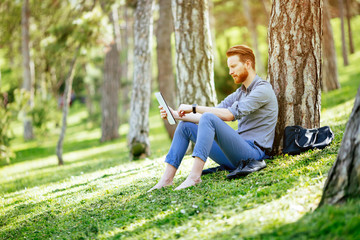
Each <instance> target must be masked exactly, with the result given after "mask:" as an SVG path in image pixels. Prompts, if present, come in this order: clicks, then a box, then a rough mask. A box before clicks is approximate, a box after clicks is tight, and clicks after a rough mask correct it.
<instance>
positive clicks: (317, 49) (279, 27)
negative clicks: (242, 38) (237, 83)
mask: <svg viewBox="0 0 360 240" xmlns="http://www.w3.org/2000/svg"><path fill="white" fill-rule="evenodd" d="M322 7H323V4H322V1H318V0H307V1H288V2H287V3H284V2H283V1H282V0H274V2H273V7H272V12H271V18H270V23H269V39H268V42H269V60H268V65H269V70H268V80H269V81H270V83H271V84H272V86H273V88H274V91H275V93H276V96H277V99H278V104H279V115H278V123H277V125H276V132H275V140H274V146H273V150H274V153H275V154H278V153H280V150H281V148H282V140H283V139H282V138H283V134H284V129H285V127H286V126H288V125H301V126H303V127H305V128H314V127H318V126H319V124H320V104H321V91H320V76H321V33H322V31H321V27H322V26H321V13H322Z"/></svg>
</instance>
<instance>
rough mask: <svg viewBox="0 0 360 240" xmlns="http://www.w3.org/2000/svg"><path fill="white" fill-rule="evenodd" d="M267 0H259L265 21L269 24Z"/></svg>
mask: <svg viewBox="0 0 360 240" xmlns="http://www.w3.org/2000/svg"><path fill="white" fill-rule="evenodd" d="M268 4H269V2H268V1H267V0H261V5H262V8H263V10H264V13H265V15H266V23H267V24H269V16H270V11H269V7H268Z"/></svg>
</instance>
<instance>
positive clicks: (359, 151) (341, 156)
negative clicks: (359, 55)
mask: <svg viewBox="0 0 360 240" xmlns="http://www.w3.org/2000/svg"><path fill="white" fill-rule="evenodd" d="M359 195H360V88H359V89H358V93H357V95H356V99H355V104H354V108H353V110H352V113H351V115H350V119H349V121H348V123H347V124H346V129H345V133H344V136H343V140H342V143H341V147H340V150H339V153H338V156H337V159H336V161H335V163H334V165H333V167H332V168H331V170H330V172H329V175H328V178H327V180H326V182H325V186H324V191H323V195H322V198H321V201H320V204H319V206H322V205H324V204H338V203H342V202H345V201H346V200H347V199H349V198H355V197H359Z"/></svg>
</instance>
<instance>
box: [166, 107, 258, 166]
mask: <svg viewBox="0 0 360 240" xmlns="http://www.w3.org/2000/svg"><path fill="white" fill-rule="evenodd" d="M189 141H192V142H194V143H195V147H194V151H193V154H192V156H193V157H199V158H200V159H202V160H203V161H206V159H207V158H208V157H210V158H211V159H212V160H214V161H215V162H216V163H218V164H219V165H221V166H223V167H225V168H226V169H227V170H234V169H236V167H237V166H238V165H239V163H240V161H242V160H246V159H250V158H253V159H256V160H261V159H264V158H265V153H264V151H262V150H261V149H260V148H259V147H258V146H256V145H255V144H254V141H251V140H245V139H244V138H242V137H241V136H240V135H239V134H238V133H237V132H236V131H235V130H234V129H232V128H231V127H230V126H229V125H227V124H226V123H225V122H224V121H223V120H221V119H220V118H219V117H217V116H216V115H214V114H212V113H204V114H203V115H202V117H201V118H200V122H199V125H197V124H195V123H192V122H180V123H179V125H178V127H177V128H176V131H175V134H174V138H173V141H172V143H171V147H170V150H169V153H168V154H167V156H166V158H165V162H166V163H169V164H171V165H172V166H174V167H175V168H178V167H179V166H180V164H181V161H182V159H183V157H184V155H185V153H186V150H187V148H188V145H189Z"/></svg>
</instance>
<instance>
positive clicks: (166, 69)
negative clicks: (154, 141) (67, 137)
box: [156, 0, 176, 139]
mask: <svg viewBox="0 0 360 240" xmlns="http://www.w3.org/2000/svg"><path fill="white" fill-rule="evenodd" d="M159 6H160V17H159V20H158V24H157V33H156V39H157V65H158V83H159V90H160V92H161V93H162V94H163V96H164V98H165V99H166V102H167V103H168V105H169V106H170V107H172V108H176V92H175V79H174V74H173V61H172V56H171V33H172V32H173V25H172V15H171V2H170V1H169V0H160V1H159ZM164 124H165V128H166V130H167V132H168V134H169V137H170V138H171V139H172V138H173V136H174V132H175V129H176V125H170V124H169V123H168V121H167V120H164Z"/></svg>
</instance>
